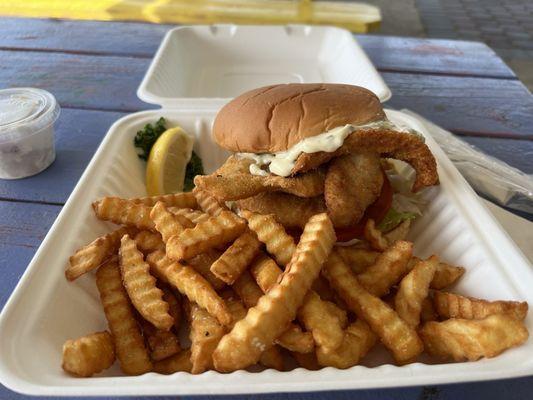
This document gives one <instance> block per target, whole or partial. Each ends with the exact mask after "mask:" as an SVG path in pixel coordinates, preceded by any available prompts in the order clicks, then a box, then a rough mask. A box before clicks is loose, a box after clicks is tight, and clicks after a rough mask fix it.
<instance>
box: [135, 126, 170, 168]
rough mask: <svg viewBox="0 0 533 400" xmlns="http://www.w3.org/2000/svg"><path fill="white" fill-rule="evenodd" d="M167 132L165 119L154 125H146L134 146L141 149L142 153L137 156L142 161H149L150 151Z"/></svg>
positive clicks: (139, 132)
mask: <svg viewBox="0 0 533 400" xmlns="http://www.w3.org/2000/svg"><path fill="white" fill-rule="evenodd" d="M166 130H167V128H166V121H165V118H163V117H161V118H159V119H158V120H157V122H156V123H155V124H154V125H152V124H146V125H145V126H144V128H143V129H141V130H140V131H138V132H137V134H136V135H135V139H133V144H134V145H135V147H137V148H139V149H140V150H141V152H140V153H139V154H137V155H138V156H139V158H140V159H142V160H145V161H146V160H148V156H149V155H150V150H152V146H153V145H154V143H155V142H156V140H157V139H158V138H159V136H161V135H162V134H163V132H165V131H166Z"/></svg>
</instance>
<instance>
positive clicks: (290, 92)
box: [213, 83, 385, 153]
mask: <svg viewBox="0 0 533 400" xmlns="http://www.w3.org/2000/svg"><path fill="white" fill-rule="evenodd" d="M383 119H385V113H384V112H383V108H382V107H381V103H380V101H379V99H378V98H377V97H376V95H375V94H374V93H372V92H371V91H369V90H367V89H365V88H362V87H359V86H352V85H342V84H331V83H290V84H283V85H272V86H265V87H262V88H259V89H254V90H250V91H249V92H246V93H244V94H241V95H240V96H238V97H236V98H235V99H233V100H232V101H230V102H229V103H228V104H226V105H225V106H224V107H223V108H222V109H221V110H220V111H219V113H218V115H217V117H216V119H215V123H214V125H213V135H214V138H215V141H216V142H217V143H218V144H219V145H220V146H222V147H224V148H226V149H228V150H230V151H233V152H238V153H274V152H278V151H285V150H287V149H289V148H290V147H292V146H294V145H295V144H296V143H298V142H300V141H301V140H302V139H305V138H307V137H311V136H316V135H319V134H321V133H323V132H326V131H329V130H331V129H333V128H336V127H339V126H344V125H347V124H353V125H361V124H365V123H369V122H373V121H377V120H383Z"/></svg>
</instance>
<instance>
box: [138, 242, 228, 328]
mask: <svg viewBox="0 0 533 400" xmlns="http://www.w3.org/2000/svg"><path fill="white" fill-rule="evenodd" d="M146 261H147V262H148V264H149V265H150V271H151V272H153V273H154V275H155V276H157V277H158V278H159V279H161V280H162V281H164V282H167V283H169V284H171V285H172V286H174V287H175V288H176V289H178V291H179V292H180V293H181V294H183V295H185V296H187V298H188V299H189V300H190V301H191V302H195V303H197V304H198V305H199V306H200V307H203V308H205V309H206V310H207V311H208V312H209V313H210V314H211V315H213V316H214V317H215V318H217V320H218V321H220V323H221V324H223V325H229V324H230V323H231V315H230V313H229V311H228V309H227V307H226V304H225V303H224V300H222V299H221V298H220V297H219V296H218V294H217V292H215V290H214V289H213V287H212V286H211V285H210V284H209V282H207V281H206V280H205V279H204V278H203V277H202V275H200V274H199V273H198V272H196V271H195V270H194V269H193V268H191V267H189V266H187V265H182V264H180V263H178V262H175V261H172V260H171V259H169V258H168V257H166V256H165V253H164V252H163V251H160V250H158V251H154V252H153V253H150V254H149V255H148V256H147V257H146Z"/></svg>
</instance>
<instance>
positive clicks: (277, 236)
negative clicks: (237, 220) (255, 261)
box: [242, 211, 296, 266]
mask: <svg viewBox="0 0 533 400" xmlns="http://www.w3.org/2000/svg"><path fill="white" fill-rule="evenodd" d="M242 216H243V217H244V218H246V220H247V221H248V226H249V228H250V229H251V230H252V231H254V232H255V233H256V235H257V238H258V239H259V240H260V241H261V242H263V243H264V244H265V246H266V249H267V251H268V252H269V253H270V254H271V255H272V256H273V257H274V258H275V259H276V261H277V262H278V264H280V265H282V266H285V265H287V264H288V263H289V261H290V260H291V257H292V255H293V253H294V251H295V249H296V245H295V244H294V239H293V238H292V237H291V236H290V235H288V234H287V233H286V232H285V229H284V228H283V226H282V225H281V224H280V223H279V222H277V221H276V219H275V218H274V216H272V215H261V214H257V213H253V212H250V211H242Z"/></svg>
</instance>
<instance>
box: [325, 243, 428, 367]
mask: <svg viewBox="0 0 533 400" xmlns="http://www.w3.org/2000/svg"><path fill="white" fill-rule="evenodd" d="M323 274H324V276H325V277H326V278H327V279H328V281H329V283H330V284H331V286H332V287H333V289H334V290H336V291H337V292H338V293H339V295H340V296H341V298H342V299H343V300H344V301H345V302H346V304H347V305H348V307H349V308H350V310H351V311H353V312H354V313H355V314H356V315H357V317H359V318H361V319H363V320H364V321H366V322H367V323H368V324H369V325H370V328H371V329H372V331H374V332H375V333H376V334H377V335H378V336H379V337H380V339H381V341H382V342H383V344H384V345H385V347H387V348H388V349H389V350H390V351H391V352H392V355H393V356H394V359H395V360H396V362H398V363H399V364H405V363H408V362H411V361H412V360H413V359H415V358H416V357H417V356H418V355H419V354H420V353H421V352H422V350H423V346H422V342H421V340H420V338H419V337H418V335H417V334H416V331H415V330H414V329H413V328H411V327H410V326H409V325H407V324H406V323H405V322H404V321H403V320H402V319H401V318H400V317H399V315H398V314H397V313H396V312H395V311H394V310H393V309H392V308H390V307H389V306H388V305H387V304H386V303H384V302H383V301H382V300H381V299H379V298H378V297H376V296H374V295H372V294H370V293H369V292H368V291H366V290H365V288H364V287H363V286H362V285H361V284H360V283H359V281H358V280H357V278H356V276H355V275H354V274H353V272H352V271H351V270H350V267H348V266H347V265H346V264H345V263H344V261H343V260H342V258H341V257H340V256H339V255H338V254H337V253H336V251H333V252H332V253H331V255H330V257H329V259H328V261H327V262H326V264H325V265H324V268H323Z"/></svg>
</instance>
